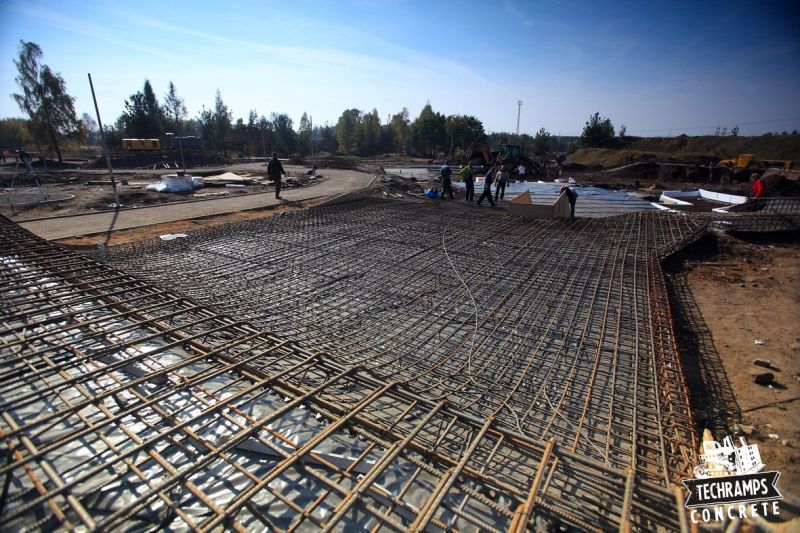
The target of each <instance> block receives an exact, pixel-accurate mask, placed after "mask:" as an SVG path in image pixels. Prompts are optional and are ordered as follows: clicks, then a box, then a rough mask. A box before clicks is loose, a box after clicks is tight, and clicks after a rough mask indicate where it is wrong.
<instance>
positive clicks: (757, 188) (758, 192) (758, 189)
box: [753, 172, 765, 198]
mask: <svg viewBox="0 0 800 533" xmlns="http://www.w3.org/2000/svg"><path fill="white" fill-rule="evenodd" d="M753 175H754V176H755V178H756V181H755V183H753V198H761V197H762V196H764V188H765V187H764V182H763V181H762V179H761V176H759V175H758V174H756V173H755V172H754V173H753Z"/></svg>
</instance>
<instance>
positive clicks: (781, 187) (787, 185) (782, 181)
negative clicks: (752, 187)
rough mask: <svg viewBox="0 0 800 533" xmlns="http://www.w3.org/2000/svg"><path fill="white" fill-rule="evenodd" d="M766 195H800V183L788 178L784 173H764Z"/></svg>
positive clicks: (762, 179)
mask: <svg viewBox="0 0 800 533" xmlns="http://www.w3.org/2000/svg"><path fill="white" fill-rule="evenodd" d="M761 181H762V183H764V196H767V197H769V196H780V197H784V198H785V197H789V196H800V183H797V182H796V181H792V180H790V179H787V178H786V176H784V175H783V174H764V175H763V176H762V177H761Z"/></svg>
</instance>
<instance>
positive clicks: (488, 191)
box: [476, 167, 497, 207]
mask: <svg viewBox="0 0 800 533" xmlns="http://www.w3.org/2000/svg"><path fill="white" fill-rule="evenodd" d="M496 172H497V167H492V168H491V169H489V172H487V173H486V177H485V178H483V194H481V197H480V198H478V203H477V204H476V205H481V202H482V201H483V199H484V198H486V199H487V200H489V203H490V204H491V206H492V207H494V200H492V180H494V174H495V173H496Z"/></svg>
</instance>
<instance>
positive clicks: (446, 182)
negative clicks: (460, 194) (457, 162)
mask: <svg viewBox="0 0 800 533" xmlns="http://www.w3.org/2000/svg"><path fill="white" fill-rule="evenodd" d="M441 172H442V200H444V195H445V194H448V193H449V194H450V199H451V200H455V197H454V196H453V182H452V180H451V179H450V176H452V175H453V169H451V168H450V164H449V163H448V162H447V161H445V162H444V165H442V171H441Z"/></svg>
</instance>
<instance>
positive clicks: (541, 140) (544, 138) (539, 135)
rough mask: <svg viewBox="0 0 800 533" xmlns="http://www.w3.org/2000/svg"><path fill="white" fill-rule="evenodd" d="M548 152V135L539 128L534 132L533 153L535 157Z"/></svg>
mask: <svg viewBox="0 0 800 533" xmlns="http://www.w3.org/2000/svg"><path fill="white" fill-rule="evenodd" d="M549 151H550V133H549V132H548V131H547V130H545V129H544V128H541V129H540V130H539V131H537V132H536V136H535V137H534V138H533V153H534V154H536V155H544V154H546V153H547V152H549Z"/></svg>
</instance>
